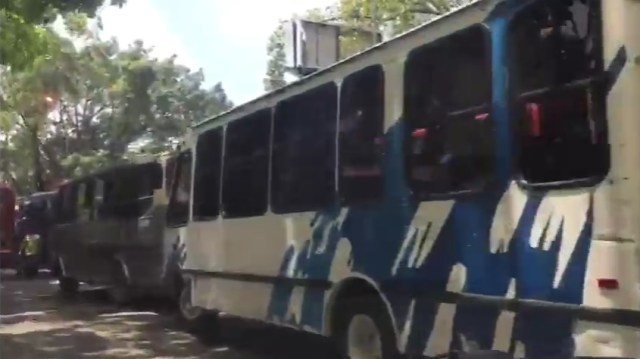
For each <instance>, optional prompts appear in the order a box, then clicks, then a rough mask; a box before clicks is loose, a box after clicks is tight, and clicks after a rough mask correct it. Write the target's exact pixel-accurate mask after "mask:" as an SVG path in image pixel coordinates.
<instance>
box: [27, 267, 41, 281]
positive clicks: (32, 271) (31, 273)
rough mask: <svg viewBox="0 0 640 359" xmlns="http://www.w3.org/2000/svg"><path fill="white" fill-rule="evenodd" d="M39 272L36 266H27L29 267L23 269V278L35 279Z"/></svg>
mask: <svg viewBox="0 0 640 359" xmlns="http://www.w3.org/2000/svg"><path fill="white" fill-rule="evenodd" d="M39 270H40V269H39V268H38V266H37V265H34V266H29V267H27V268H25V269H24V276H25V278H27V279H33V278H35V277H37V276H38V274H39V273H38V272H39Z"/></svg>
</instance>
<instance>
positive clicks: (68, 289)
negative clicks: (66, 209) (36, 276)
mask: <svg viewBox="0 0 640 359" xmlns="http://www.w3.org/2000/svg"><path fill="white" fill-rule="evenodd" d="M79 287H80V283H78V281H77V280H75V279H73V278H70V277H60V278H59V279H58V288H59V290H60V294H62V296H63V297H64V298H67V299H70V298H73V297H75V296H76V294H78V288H79Z"/></svg>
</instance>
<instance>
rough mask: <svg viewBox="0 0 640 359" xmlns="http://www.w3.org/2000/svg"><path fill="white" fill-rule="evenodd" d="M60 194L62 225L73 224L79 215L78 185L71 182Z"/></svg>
mask: <svg viewBox="0 0 640 359" xmlns="http://www.w3.org/2000/svg"><path fill="white" fill-rule="evenodd" d="M59 194H60V213H59V217H58V218H59V220H60V223H71V222H74V221H75V220H76V215H77V212H76V210H77V207H76V203H77V198H78V183H77V182H69V183H67V184H65V185H63V186H61V187H60V189H59Z"/></svg>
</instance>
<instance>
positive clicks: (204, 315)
mask: <svg viewBox="0 0 640 359" xmlns="http://www.w3.org/2000/svg"><path fill="white" fill-rule="evenodd" d="M178 312H179V313H178V314H179V316H180V321H181V322H182V323H183V324H184V325H185V326H186V329H187V331H188V332H190V333H192V334H202V335H205V336H212V335H214V334H215V331H216V329H217V324H218V323H217V316H216V315H215V314H213V313H209V312H207V311H205V310H203V309H202V308H200V307H196V306H194V305H193V304H192V301H191V282H190V281H188V280H185V281H183V282H182V283H181V285H180V295H179V297H178Z"/></svg>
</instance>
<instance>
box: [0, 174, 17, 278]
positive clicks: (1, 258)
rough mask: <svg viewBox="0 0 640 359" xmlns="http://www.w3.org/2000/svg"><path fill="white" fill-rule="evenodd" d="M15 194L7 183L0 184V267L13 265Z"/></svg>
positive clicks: (11, 266)
mask: <svg viewBox="0 0 640 359" xmlns="http://www.w3.org/2000/svg"><path fill="white" fill-rule="evenodd" d="M15 207H16V194H15V192H14V191H13V189H12V188H11V187H9V186H7V185H4V184H0V268H2V269H5V268H13V267H14V265H15V253H14V244H15V243H14V237H13V236H14V233H13V232H14V227H15Z"/></svg>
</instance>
